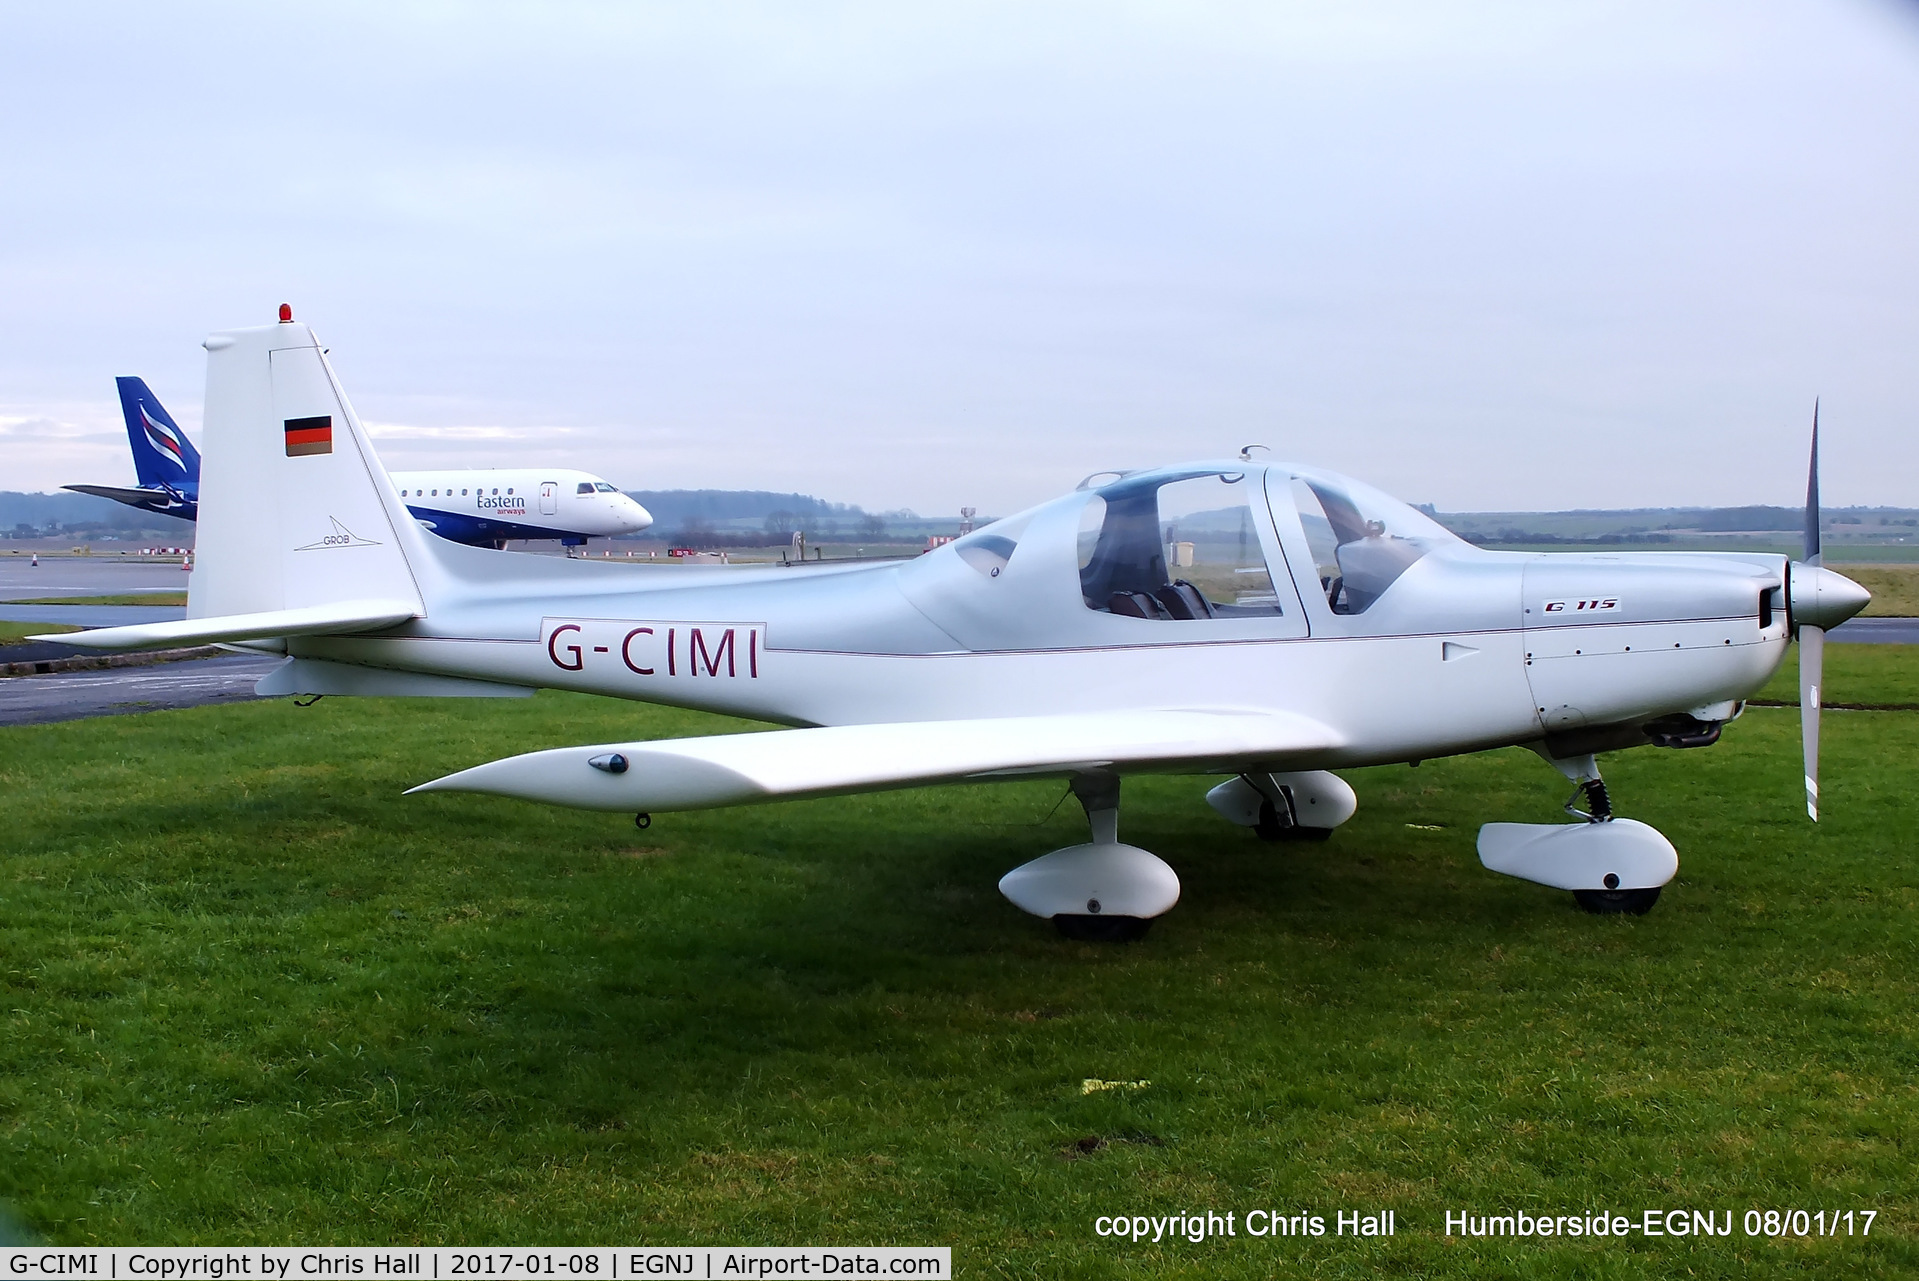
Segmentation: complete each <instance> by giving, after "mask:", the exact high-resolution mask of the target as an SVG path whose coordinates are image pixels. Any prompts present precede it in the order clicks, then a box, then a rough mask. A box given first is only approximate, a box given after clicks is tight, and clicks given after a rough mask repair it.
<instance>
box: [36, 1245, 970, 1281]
mask: <svg viewBox="0 0 1919 1281" xmlns="http://www.w3.org/2000/svg"><path fill="white" fill-rule="evenodd" d="M952 1275H953V1251H952V1248H951V1247H950V1246H943V1245H942V1246H701V1247H698V1248H672V1247H662V1246H617V1247H616V1246H595V1247H592V1248H587V1247H579V1248H570V1249H569V1248H560V1249H546V1248H539V1249H524V1250H456V1249H448V1248H445V1247H417V1248H401V1249H387V1248H383V1247H378V1246H340V1247H334V1248H307V1247H301V1246H251V1247H248V1248H245V1249H237V1248H236V1249H215V1248H211V1247H207V1246H191V1247H189V1246H160V1247H156V1248H154V1249H122V1248H115V1249H107V1250H100V1249H53V1248H45V1249H31V1250H28V1249H19V1248H17V1247H16V1248H11V1249H4V1250H0V1281H10V1279H11V1278H16V1277H18V1278H30V1279H32V1281H48V1279H49V1278H64V1279H67V1281H232V1279H234V1278H240V1279H242V1281H546V1279H547V1278H555V1277H559V1278H567V1279H568V1281H636V1279H641V1278H648V1277H676V1278H690V1279H693V1281H709V1279H711V1278H727V1279H731V1278H755V1279H756V1281H757V1279H758V1278H769V1277H930V1278H939V1279H940V1281H944V1279H945V1278H948V1277H951V1276H952Z"/></svg>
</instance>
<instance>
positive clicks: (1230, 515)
mask: <svg viewBox="0 0 1919 1281" xmlns="http://www.w3.org/2000/svg"><path fill="white" fill-rule="evenodd" d="M1258 492H1259V490H1258V486H1257V485H1256V484H1255V483H1253V482H1252V481H1250V480H1248V479H1247V477H1246V475H1245V474H1244V473H1238V472H1229V473H1218V472H1215V473H1210V474H1208V475H1203V476H1191V477H1187V478H1186V479H1183V480H1170V481H1163V482H1162V481H1154V480H1148V479H1144V478H1142V479H1141V480H1139V481H1133V482H1129V481H1126V480H1120V481H1117V482H1115V483H1113V484H1110V485H1107V486H1105V487H1103V488H1102V489H1101V490H1100V491H1099V492H1098V493H1097V494H1095V495H1094V496H1093V497H1092V498H1091V499H1089V500H1088V502H1087V504H1086V508H1085V511H1084V513H1083V515H1082V517H1081V522H1080V572H1079V578H1080V590H1081V592H1082V593H1083V594H1084V596H1085V598H1086V605H1087V608H1089V609H1097V610H1104V611H1106V612H1107V613H1111V614H1124V615H1129V616H1131V617H1133V618H1153V619H1168V620H1183V621H1189V620H1193V619H1202V618H1250V617H1268V618H1270V617H1272V616H1273V615H1275V614H1278V613H1280V612H1281V611H1280V605H1279V597H1278V595H1277V594H1276V593H1275V592H1274V591H1273V579H1272V574H1271V572H1270V571H1269V570H1268V569H1267V567H1266V553H1265V551H1264V550H1263V549H1262V548H1261V546H1260V541H1259V531H1258V527H1257V526H1256V525H1255V524H1254V521H1255V520H1256V519H1258V518H1260V517H1262V516H1263V509H1261V510H1260V511H1257V512H1256V511H1255V509H1254V506H1253V503H1254V501H1255V499H1256V497H1257V495H1258Z"/></svg>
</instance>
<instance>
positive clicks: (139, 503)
mask: <svg viewBox="0 0 1919 1281" xmlns="http://www.w3.org/2000/svg"><path fill="white" fill-rule="evenodd" d="M60 488H62V489H71V490H72V491H73V492H74V493H76V494H91V495H93V496H94V497H95V498H111V499H112V500H113V501H114V502H116V503H125V504H126V505H127V506H129V507H147V506H148V505H149V504H151V503H159V504H161V505H163V506H164V505H167V504H172V505H174V506H183V505H184V504H182V503H181V502H180V497H179V495H177V494H175V493H174V492H173V491H172V490H170V489H161V488H159V487H158V486H155V487H154V488H152V489H129V488H127V487H126V486H123V485H62V486H60Z"/></svg>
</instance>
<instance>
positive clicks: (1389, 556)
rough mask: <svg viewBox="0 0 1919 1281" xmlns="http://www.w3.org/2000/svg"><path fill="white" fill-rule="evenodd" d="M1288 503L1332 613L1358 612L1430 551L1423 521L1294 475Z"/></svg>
mask: <svg viewBox="0 0 1919 1281" xmlns="http://www.w3.org/2000/svg"><path fill="white" fill-rule="evenodd" d="M1293 502H1294V504H1295V505H1296V506H1297V507H1298V509H1299V523H1300V525H1301V526H1302V528H1303V530H1304V532H1305V534H1306V545H1307V546H1308V547H1309V548H1311V549H1312V553H1313V563H1314V565H1315V567H1316V569H1317V571H1318V576H1319V586H1320V590H1321V591H1323V592H1325V593H1326V601H1327V603H1328V604H1329V605H1331V606H1332V610H1333V612H1334V613H1335V614H1363V613H1365V612H1366V610H1367V608H1368V607H1370V606H1371V605H1372V603H1373V602H1374V601H1376V600H1378V599H1379V598H1380V597H1381V596H1382V595H1384V594H1385V592H1386V589H1387V588H1388V587H1391V586H1392V585H1393V583H1394V582H1395V581H1396V580H1397V579H1398V578H1399V576H1400V575H1401V574H1403V573H1405V572H1406V570H1407V569H1408V568H1409V567H1410V566H1411V565H1413V564H1414V563H1415V562H1416V561H1418V560H1419V558H1420V557H1422V556H1424V555H1425V554H1426V553H1427V552H1428V551H1430V550H1431V544H1432V542H1433V539H1432V538H1430V537H1428V536H1426V535H1427V534H1428V533H1429V531H1427V530H1426V529H1425V528H1423V522H1417V523H1416V522H1414V521H1412V520H1410V519H1407V518H1408V517H1410V516H1411V514H1412V513H1411V509H1405V511H1404V512H1402V511H1400V510H1398V509H1395V508H1389V507H1385V506H1383V505H1380V504H1376V503H1375V504H1371V505H1367V504H1365V502H1364V500H1363V499H1358V500H1356V499H1355V498H1354V497H1353V496H1352V495H1350V494H1348V493H1346V492H1345V491H1344V490H1341V489H1338V488H1336V487H1334V486H1332V485H1328V484H1325V483H1323V482H1320V481H1316V480H1307V479H1305V478H1304V477H1301V476H1295V477H1293Z"/></svg>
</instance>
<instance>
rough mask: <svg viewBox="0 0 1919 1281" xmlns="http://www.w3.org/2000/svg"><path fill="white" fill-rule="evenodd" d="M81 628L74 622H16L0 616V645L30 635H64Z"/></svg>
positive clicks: (20, 639)
mask: <svg viewBox="0 0 1919 1281" xmlns="http://www.w3.org/2000/svg"><path fill="white" fill-rule="evenodd" d="M79 630H80V629H79V628H78V627H77V626H75V625H74V624H72V623H16V622H12V621H10V620H8V619H5V618H0V645H5V644H7V643H8V642H10V641H23V640H25V639H26V638H27V637H29V636H45V635H47V634H49V633H52V632H59V633H61V634H62V635H64V634H66V633H67V632H77V631H79Z"/></svg>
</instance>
